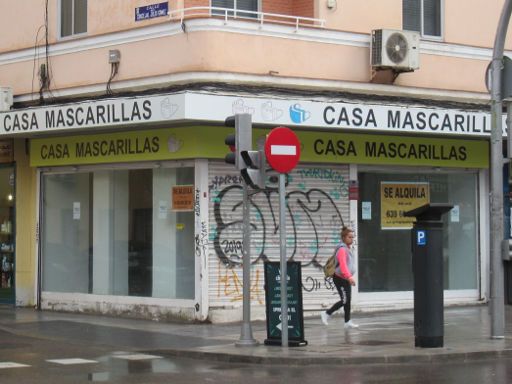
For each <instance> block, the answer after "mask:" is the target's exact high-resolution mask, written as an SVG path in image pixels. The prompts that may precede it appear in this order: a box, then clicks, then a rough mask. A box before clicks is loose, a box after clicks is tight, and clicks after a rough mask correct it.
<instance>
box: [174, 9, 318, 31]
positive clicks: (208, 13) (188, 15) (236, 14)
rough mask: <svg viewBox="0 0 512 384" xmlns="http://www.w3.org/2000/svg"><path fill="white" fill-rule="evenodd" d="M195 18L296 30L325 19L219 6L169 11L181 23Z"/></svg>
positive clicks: (316, 26) (312, 25)
mask: <svg viewBox="0 0 512 384" xmlns="http://www.w3.org/2000/svg"><path fill="white" fill-rule="evenodd" d="M197 18H221V19H223V20H224V23H225V24H227V23H228V22H229V20H239V19H242V20H247V21H254V22H258V23H259V24H260V27H263V25H264V24H265V23H267V24H283V25H289V26H293V27H294V28H295V30H296V31H298V30H299V28H325V20H323V19H314V18H311V17H302V16H289V15H282V14H277V13H265V12H255V11H246V10H242V9H233V8H219V7H190V8H183V9H176V10H174V11H169V19H170V20H172V21H179V22H180V23H183V21H184V20H188V19H197Z"/></svg>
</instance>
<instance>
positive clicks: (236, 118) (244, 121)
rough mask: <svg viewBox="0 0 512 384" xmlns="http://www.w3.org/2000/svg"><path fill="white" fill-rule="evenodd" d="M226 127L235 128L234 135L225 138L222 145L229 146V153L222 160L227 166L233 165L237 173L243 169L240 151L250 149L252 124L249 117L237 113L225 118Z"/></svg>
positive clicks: (245, 114)
mask: <svg viewBox="0 0 512 384" xmlns="http://www.w3.org/2000/svg"><path fill="white" fill-rule="evenodd" d="M224 124H225V125H226V127H235V133H234V134H229V135H227V136H226V139H225V140H224V143H225V144H226V145H229V147H230V150H231V153H228V154H227V155H226V157H225V158H224V160H225V162H226V163H228V164H233V165H234V166H235V168H236V169H238V170H239V171H240V170H242V168H245V165H244V161H243V159H242V157H241V152H242V151H249V150H250V149H251V148H252V122H251V115H250V114H248V113H239V114H236V115H233V116H229V117H227V118H226V121H225V123H224Z"/></svg>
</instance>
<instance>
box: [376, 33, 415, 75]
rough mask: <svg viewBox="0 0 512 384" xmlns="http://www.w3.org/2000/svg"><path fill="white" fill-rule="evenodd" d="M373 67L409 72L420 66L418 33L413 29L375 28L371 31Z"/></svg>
mask: <svg viewBox="0 0 512 384" xmlns="http://www.w3.org/2000/svg"><path fill="white" fill-rule="evenodd" d="M371 55H372V57H371V61H372V68H373V69H377V70H378V69H393V70H394V71H396V72H410V71H414V70H415V69H418V68H419V67H420V34H419V33H418V32H414V31H399V30H393V29H375V30H373V31H372V41H371Z"/></svg>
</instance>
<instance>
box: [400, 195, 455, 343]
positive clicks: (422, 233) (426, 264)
mask: <svg viewBox="0 0 512 384" xmlns="http://www.w3.org/2000/svg"><path fill="white" fill-rule="evenodd" d="M452 208H453V205H450V204H439V203H431V204H425V205H422V206H421V207H418V208H416V209H413V210H411V211H407V212H405V213H404V215H405V216H409V217H416V222H415V223H414V225H413V228H412V232H411V233H412V270H413V277H414V342H415V346H416V347H422V348H439V347H442V346H443V339H444V311H443V310H444V302H443V300H444V297H443V290H444V286H443V222H442V221H441V216H442V215H443V214H444V213H446V212H448V211H450V210H451V209H452Z"/></svg>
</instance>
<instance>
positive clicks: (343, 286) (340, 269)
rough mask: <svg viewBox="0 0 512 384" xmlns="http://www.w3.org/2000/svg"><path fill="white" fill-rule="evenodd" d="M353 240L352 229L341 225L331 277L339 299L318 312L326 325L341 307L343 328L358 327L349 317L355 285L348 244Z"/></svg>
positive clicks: (352, 263) (353, 263) (353, 264)
mask: <svg viewBox="0 0 512 384" xmlns="http://www.w3.org/2000/svg"><path fill="white" fill-rule="evenodd" d="M353 242H354V231H353V230H352V229H351V228H348V227H343V228H342V229H341V244H340V245H338V251H337V252H336V258H335V259H336V261H335V262H336V269H335V272H334V276H333V278H332V280H333V282H334V285H335V286H336V289H337V290H338V293H339V295H340V301H338V302H336V303H334V304H333V306H332V307H331V308H329V309H328V310H327V311H325V312H322V313H321V314H320V316H321V318H322V322H323V323H324V324H325V325H327V324H328V322H329V319H330V317H331V315H332V314H333V313H334V312H336V311H337V310H338V309H340V308H341V307H343V310H344V312H345V329H349V328H358V327H359V326H358V325H357V324H355V323H354V322H353V321H352V320H351V319H350V301H351V299H352V286H353V285H356V281H355V280H354V273H355V272H356V269H355V262H354V257H353V256H352V252H351V251H350V246H351V245H352V243H353Z"/></svg>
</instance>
